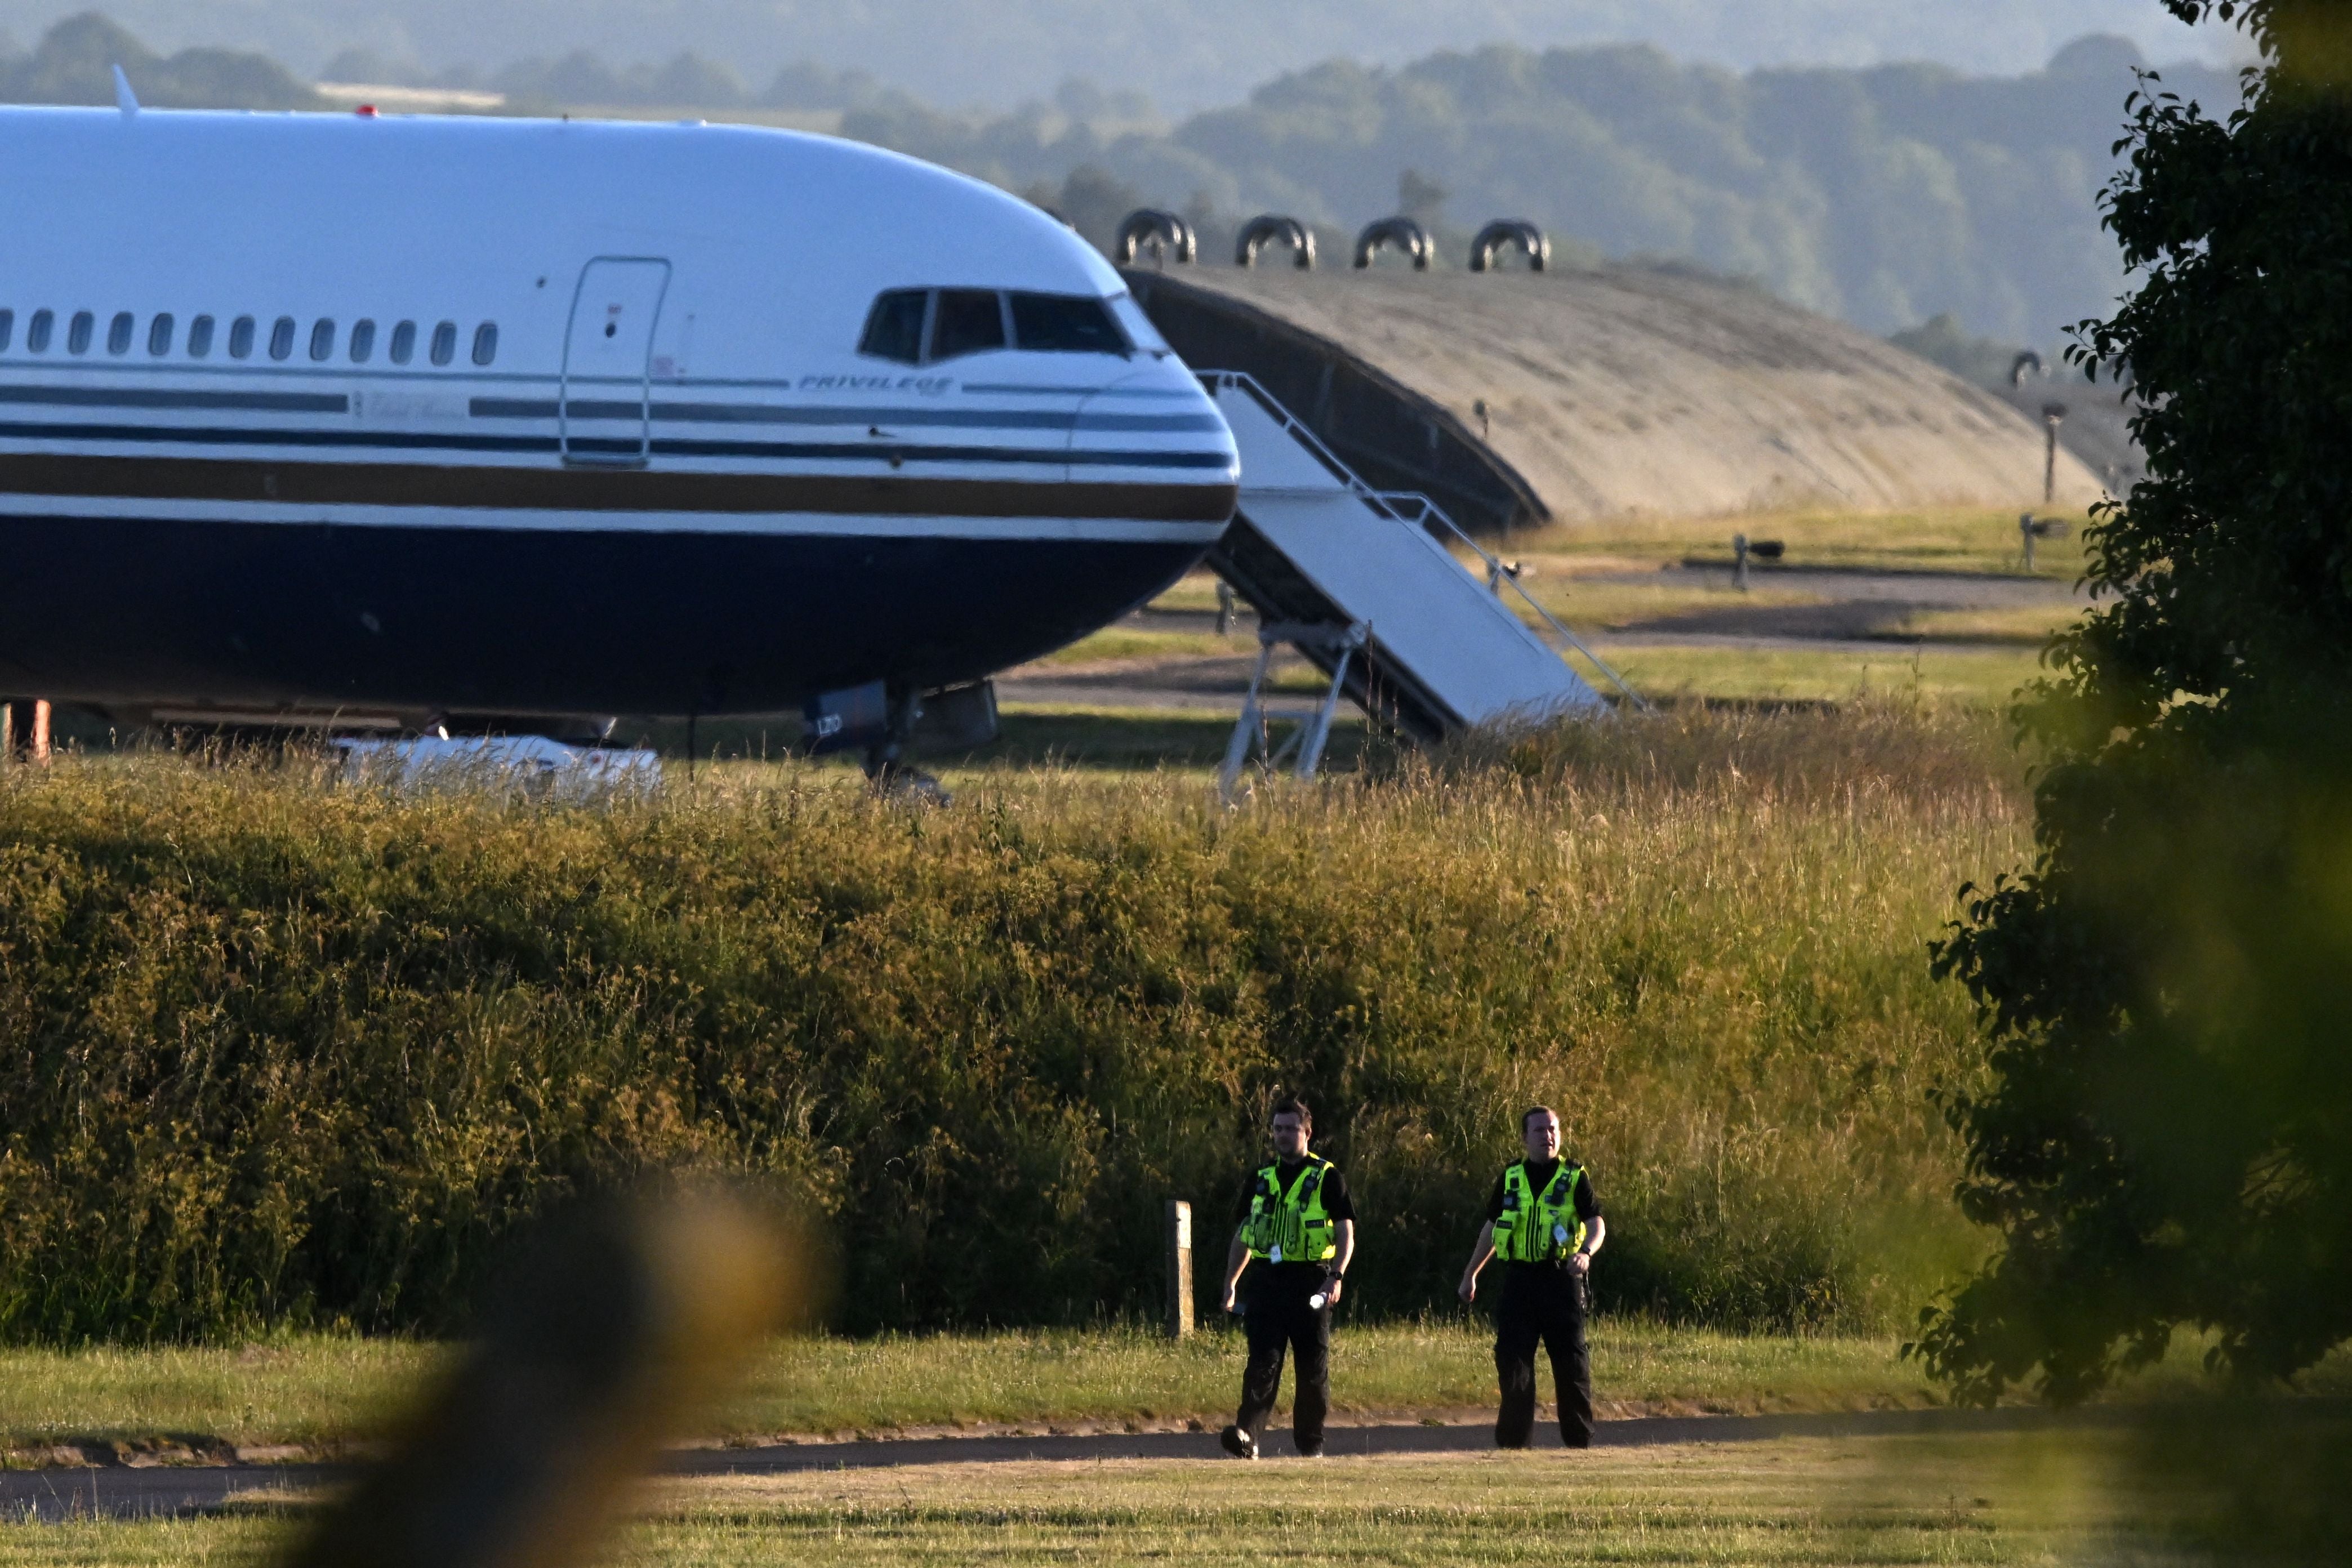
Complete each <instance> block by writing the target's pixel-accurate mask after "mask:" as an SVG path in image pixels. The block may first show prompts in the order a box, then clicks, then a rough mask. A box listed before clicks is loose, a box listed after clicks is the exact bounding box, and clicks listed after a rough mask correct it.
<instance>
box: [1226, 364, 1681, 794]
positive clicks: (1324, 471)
mask: <svg viewBox="0 0 2352 1568" xmlns="http://www.w3.org/2000/svg"><path fill="white" fill-rule="evenodd" d="M1201 380H1202V384H1203V385H1205V386H1206V387H1207V388H1208V390H1209V394H1210V395H1211V396H1212V397H1213V398H1214V399H1215V400H1216V404H1217V409H1218V411H1219V412H1220V413H1222V414H1223V416H1224V418H1225V423H1226V424H1227V425H1228V426H1231V427H1232V430H1233V433H1234V444H1235V446H1236V447H1239V448H1240V452H1241V463H1242V483H1241V500H1240V504H1239V507H1238V509H1237V510H1236V511H1235V513H1234V521H1233V526H1232V527H1230V528H1228V529H1227V530H1226V531H1225V534H1224V537H1223V538H1222V539H1221V540H1219V541H1218V542H1217V545H1216V548H1215V549H1213V550H1212V551H1211V552H1209V564H1210V566H1211V567H1213V569H1214V570H1215V571H1216V572H1217V574H1219V575H1220V576H1222V577H1223V578H1224V580H1225V581H1226V582H1228V583H1230V584H1232V585H1233V587H1234V592H1235V593H1237V594H1238V595H1241V596H1242V597H1243V598H1244V599H1246V600H1248V601H1249V603H1250V605H1251V606H1252V607H1253V608H1254V609H1255V610H1256V611H1257V616H1258V660H1257V672H1256V675H1255V678H1254V679H1252V680H1251V682H1250V689H1249V695H1248V697H1247V698H1246V699H1245V700H1244V703H1243V707H1242V713H1241V719H1240V721H1239V722H1238V723H1237V724H1236V725H1235V726H1234V737H1233V742H1232V743H1231V745H1230V746H1229V747H1228V748H1227V750H1226V754H1225V765H1224V769H1223V774H1222V784H1223V788H1224V789H1225V790H1226V792H1227V793H1229V794H1230V793H1231V791H1232V789H1233V787H1234V783H1235V782H1236V780H1238V778H1239V777H1240V774H1241V773H1242V771H1243V770H1244V768H1245V767H1247V766H1248V765H1249V763H1250V762H1251V761H1252V759H1253V755H1255V758H1256V759H1257V760H1258V761H1259V762H1260V763H1262V764H1263V765H1264V766H1265V767H1267V768H1269V769H1272V768H1275V767H1279V766H1283V765H1286V764H1289V765H1293V766H1295V768H1296V771H1297V773H1299V774H1300V775H1301V776H1302V777H1311V776H1313V774H1314V773H1315V771H1316V769H1317V768H1318V766H1319V765H1320V764H1321V762H1322V756H1323V748H1324V745H1325V743H1326V742H1328V739H1329V738H1330V731H1331V721H1332V719H1333V717H1334V715H1335V714H1336V713H1337V711H1338V709H1339V700H1340V699H1341V697H1343V696H1344V697H1347V698H1349V699H1351V700H1354V701H1355V702H1356V704H1357V705H1358V706H1359V707H1360V708H1362V709H1363V710H1364V711H1365V713H1366V714H1367V715H1369V716H1370V718H1371V719H1372V721H1374V722H1375V723H1378V724H1380V725H1382V726H1383V727H1386V728H1389V729H1392V730H1395V731H1400V732H1402V733H1403V734H1405V735H1408V736H1410V737H1412V739H1414V740H1417V741H1422V742H1430V741H1435V740H1439V739H1441V738H1443V737H1444V736H1446V735H1448V734H1452V733H1454V732H1456V731H1461V730H1465V729H1468V728H1470V727H1471V726H1474V725H1480V724H1503V723H1514V722H1528V721H1538V720H1542V719H1546V718H1549V717H1552V716H1554V715H1556V714H1561V713H1591V714H1596V715H1597V714H1600V713H1602V712H1605V711H1607V710H1608V709H1609V704H1608V702H1607V700H1605V699H1603V698H1602V697H1601V694H1600V692H1599V691H1597V690H1595V689H1594V688H1593V686H1592V685H1591V683H1590V682H1589V681H1587V680H1586V679H1584V677H1582V676H1581V675H1580V674H1578V673H1577V671H1576V670H1575V669H1574V668H1571V667H1570V665H1569V664H1568V662H1567V661H1566V659H1565V658H1564V657H1563V655H1564V654H1566V653H1569V652H1571V651H1572V652H1574V653H1575V654H1578V655H1580V656H1581V657H1582V658H1584V659H1585V660H1586V661H1587V662H1588V663H1589V664H1590V665H1591V668H1593V669H1594V670H1595V671H1596V672H1597V673H1598V674H1599V675H1600V676H1601V678H1602V679H1606V680H1607V681H1609V682H1610V683H1612V684H1613V685H1614V686H1615V687H1616V688H1617V689H1618V690H1619V691H1620V692H1621V693H1622V694H1623V697H1624V699H1625V700H1627V701H1628V702H1630V703H1633V704H1634V705H1636V706H1638V705H1640V704H1641V699H1640V698H1639V697H1637V696H1636V695H1634V693H1633V689H1632V688H1630V687H1628V686H1627V685H1626V684H1625V682H1624V681H1623V680H1622V679H1620V678H1619V677H1618V675H1617V673H1616V671H1614V670H1612V669H1611V668H1609V667H1608V666H1607V665H1606V664H1604V663H1602V662H1601V659H1599V658H1596V657H1595V656H1594V655H1593V653H1592V651H1591V649H1590V648H1588V647H1585V646H1584V644H1583V643H1582V642H1581V641H1580V640H1579V639H1578V638H1577V637H1576V635H1575V634H1574V633H1572V632H1570V630H1569V629H1568V627H1566V626H1562V625H1561V624H1560V623H1559V621H1558V620H1557V619H1555V618H1554V617H1553V616H1551V615H1550V614H1549V612H1547V611H1546V610H1545V609H1544V608H1543V606H1542V605H1538V604H1537V603H1536V602H1535V600H1534V598H1533V597H1532V596H1530V595H1528V593H1527V591H1526V589H1525V588H1523V587H1521V586H1520V584H1519V583H1518V581H1517V577H1516V576H1515V575H1513V574H1511V573H1510V572H1509V571H1508V570H1507V568H1506V567H1505V566H1504V564H1503V563H1502V562H1501V561H1500V560H1498V559H1497V558H1496V556H1495V555H1494V554H1493V553H1492V552H1488V551H1487V550H1486V549H1484V548H1483V547H1482V546H1480V545H1479V544H1478V543H1477V542H1475V541H1474V540H1472V539H1471V538H1470V536H1469V535H1468V534H1466V533H1464V532H1463V531H1462V530H1461V529H1460V528H1459V527H1457V526H1456V525H1455V524H1454V521H1453V519H1451V518H1449V517H1447V516H1446V515H1445V513H1444V510H1441V509H1440V508H1439V507H1438V506H1437V505H1436V503H1435V502H1433V501H1432V500H1429V499H1428V498H1427V497H1425V496H1420V495H1406V494H1399V493H1394V492H1389V491H1382V490H1376V489H1372V488H1371V487H1370V485H1367V484H1366V483H1365V482H1364V481H1363V480H1362V479H1359V478H1357V476H1356V475H1355V474H1354V472H1352V471H1351V470H1350V469H1349V468H1348V466H1347V465H1346V464H1344V463H1342V462H1341V461H1340V460H1339V458H1336V457H1334V456H1333V455H1332V453H1331V450H1330V448H1329V447H1326V446H1325V445H1324V444H1323V443H1322V441H1321V440H1320V439H1318V437H1316V435H1315V433H1314V432H1313V431H1311V430H1309V429H1308V428H1307V426H1305V425H1303V424H1301V423H1300V422H1299V421H1298V420H1297V419H1296V418H1295V417H1293V416H1291V414H1290V412H1289V410H1287V409H1286V408H1284V407H1283V406H1282V405H1281V404H1280V403H1278V402H1276V400H1275V398H1274V397H1273V395H1271V394H1269V393H1268V392H1267V391H1266V390H1265V388H1264V387H1263V386H1260V385H1259V384H1257V382H1256V381H1255V380H1254V379H1253V378H1252V377H1250V376H1248V375H1246V374H1242V373H1240V372H1237V371H1209V372H1205V373H1203V374H1202V377H1201ZM1441 536H1444V537H1450V538H1452V539H1454V540H1456V541H1458V542H1460V543H1462V544H1464V545H1466V546H1467V547H1468V548H1469V549H1470V550H1471V551H1472V552H1474V553H1475V556H1476V557H1477V558H1478V559H1479V560H1480V561H1481V562H1482V563H1484V565H1485V568H1486V578H1485V580H1484V581H1481V580H1480V579H1479V577H1478V576H1477V575H1476V574H1474V573H1473V572H1472V571H1471V570H1470V569H1469V568H1468V567H1466V566H1465V565H1464V564H1463V563H1462V562H1461V561H1459V560H1457V559H1456V558H1455V557H1454V554H1453V552H1451V551H1449V550H1448V549H1447V548H1446V547H1445V545H1444V542H1441ZM1506 588H1508V590H1509V591H1511V592H1512V593H1515V594H1517V596H1518V597H1519V599H1520V600H1521V601H1522V602H1524V603H1525V605H1527V606H1528V609H1530V610H1531V611H1533V612H1534V614H1535V616H1536V617H1537V618H1538V620H1539V621H1540V622H1541V623H1542V624H1543V625H1544V626H1545V627H1546V628H1547V629H1548V630H1549V632H1550V633H1551V635H1552V637H1553V638H1555V639H1557V646H1555V644H1554V643H1553V642H1548V641H1547V640H1546V639H1545V638H1544V637H1542V636H1539V635H1538V633H1537V631H1536V630H1535V628H1534V627H1532V626H1529V625H1528V622H1527V621H1526V620H1524V619H1522V618H1521V616H1519V615H1518V613H1517V611H1516V610H1515V609H1514V608H1513V606H1512V605H1510V604H1509V603H1507V602H1506V600H1505V598H1504V596H1503V595H1504V593H1505V590H1506ZM1284 644H1288V645H1289V646H1291V647H1296V648H1297V650H1298V651H1299V652H1300V653H1301V654H1303V655H1304V656H1305V657H1306V658H1307V660H1308V662H1310V663H1311V664H1313V665H1314V666H1315V667H1316V668H1318V669H1320V670H1321V671H1322V672H1323V673H1324V675H1326V676H1327V677H1328V678H1329V687H1328V690H1327V691H1326V692H1325V693H1324V695H1323V698H1322V700H1321V702H1320V703H1319V704H1318V707H1317V708H1316V709H1315V710H1313V711H1312V712H1311V713H1308V714H1307V715H1304V716H1302V717H1303V720H1304V721H1303V722H1302V723H1301V724H1299V725H1298V726H1297V728H1296V729H1295V730H1294V731H1293V732H1292V734H1291V735H1290V736H1289V738H1288V739H1287V740H1286V742H1285V743H1284V745H1283V746H1282V747H1281V748H1279V749H1276V748H1274V747H1272V746H1271V744H1270V735H1269V729H1268V723H1267V721H1268V719H1269V718H1270V717H1273V716H1274V715H1272V714H1271V713H1270V710H1269V709H1268V706H1267V702H1266V678H1267V675H1268V673H1269V671H1270V669H1271V668H1272V664H1273V658H1274V654H1275V651H1276V648H1277V647H1280V646H1282V645H1284Z"/></svg>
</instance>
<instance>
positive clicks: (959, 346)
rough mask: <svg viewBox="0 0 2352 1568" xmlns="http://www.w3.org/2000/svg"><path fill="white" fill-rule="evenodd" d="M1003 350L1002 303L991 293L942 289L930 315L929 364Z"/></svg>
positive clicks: (981, 290) (980, 290) (991, 291)
mask: <svg viewBox="0 0 2352 1568" xmlns="http://www.w3.org/2000/svg"><path fill="white" fill-rule="evenodd" d="M1003 346H1004V302H1003V300H1001V299H999V298H998V297H997V293H996V290H995V289H940V303H939V308H938V309H937V310H934V311H933V312H932V313H931V352H930V353H929V355H927V356H926V358H927V359H930V360H943V359H954V358H956V357H958V356H959V355H961V354H976V353H982V352H983V351H984V350H988V349H1001V348H1003Z"/></svg>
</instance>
